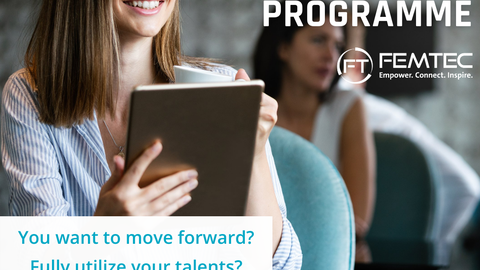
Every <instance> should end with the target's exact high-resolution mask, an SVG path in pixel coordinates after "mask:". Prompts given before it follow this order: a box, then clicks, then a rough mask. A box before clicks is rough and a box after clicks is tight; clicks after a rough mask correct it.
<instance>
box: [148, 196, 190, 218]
mask: <svg viewBox="0 0 480 270" xmlns="http://www.w3.org/2000/svg"><path fill="white" fill-rule="evenodd" d="M191 200H192V197H190V195H185V196H183V197H182V198H180V199H178V200H177V201H176V202H174V203H172V204H170V205H169V206H167V207H166V208H164V209H163V210H161V211H159V212H157V213H155V214H154V215H155V216H171V215H172V214H173V213H175V212H176V211H177V210H178V209H180V208H182V207H184V206H185V205H186V204H187V203H189V202H190V201H191Z"/></svg>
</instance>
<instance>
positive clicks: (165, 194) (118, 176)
mask: <svg viewBox="0 0 480 270" xmlns="http://www.w3.org/2000/svg"><path fill="white" fill-rule="evenodd" d="M161 151H162V145H161V144H160V142H156V143H155V144H154V145H152V146H151V147H149V148H148V149H146V150H145V151H144V152H143V153H142V155H141V156H140V157H138V158H137V159H136V160H135V162H134V163H133V164H132V166H131V167H130V168H129V169H128V170H127V171H126V172H124V168H125V161H124V159H123V158H121V157H119V156H115V157H114V163H115V171H114V172H113V174H112V176H111V177H110V179H109V180H108V181H107V182H106V183H105V185H103V187H102V189H101V190H100V196H99V199H98V205H97V209H96V211H95V215H96V216H169V215H171V214H173V213H174V212H175V211H177V210H178V209H179V208H181V207H182V206H184V205H185V204H187V203H188V202H189V201H190V200H191V199H192V198H191V197H190V195H189V193H190V191H192V190H193V189H194V188H196V187H197V185H198V181H197V176H198V174H197V172H196V171H195V170H190V171H182V172H179V173H177V174H173V175H170V176H167V177H165V178H162V179H159V180H157V181H155V182H153V183H152V184H150V185H148V186H146V187H144V188H140V187H139V186H138V182H139V181H140V178H141V177H142V175H143V173H144V172H145V170H146V169H147V167H148V165H149V164H150V163H151V162H152V161H153V160H154V159H155V158H156V157H157V156H158V155H159V154H160V152H161Z"/></svg>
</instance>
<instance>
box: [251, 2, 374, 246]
mask: <svg viewBox="0 0 480 270" xmlns="http://www.w3.org/2000/svg"><path fill="white" fill-rule="evenodd" d="M302 2H303V3H304V9H303V10H307V3H308V1H302ZM327 9H328V7H327ZM318 11H319V10H318V9H314V14H313V17H314V18H319V16H320V14H319V13H318ZM315 12H316V14H315ZM331 16H333V14H331ZM335 19H336V20H338V19H339V18H335ZM301 20H302V22H303V25H305V27H298V26H297V25H296V23H293V24H292V27H285V17H284V16H280V17H278V18H276V19H275V20H272V21H271V22H270V27H265V28H264V30H263V32H262V34H261V36H260V39H259V41H258V44H257V47H256V51H255V56H254V61H255V64H254V67H255V77H256V78H259V79H263V80H264V81H265V83H266V90H265V92H266V93H267V94H269V95H271V96H272V97H274V98H276V99H277V101H278V104H279V110H278V122H277V125H279V126H281V127H284V128H286V129H289V130H291V131H293V132H295V133H297V134H299V135H300V136H302V137H304V138H305V139H307V140H309V141H312V142H313V143H314V144H315V145H316V146H317V147H319V148H320V149H321V150H322V151H323V152H324V153H325V154H326V155H327V156H328V157H329V158H330V159H331V160H332V162H333V163H334V164H335V165H336V166H337V168H338V170H339V171H340V173H341V175H342V176H343V178H344V180H345V183H346V185H347V188H348V191H349V193H350V197H351V199H352V204H353V208H354V213H355V223H356V231H357V236H360V237H362V236H364V235H365V234H366V232H367V231H368V228H369V224H370V222H371V219H372V215H373V208H374V198H375V181H374V171H375V164H374V163H375V160H374V146H373V139H372V135H371V133H370V132H369V131H368V128H367V123H366V117H365V111H364V106H363V103H362V100H361V99H360V97H359V95H357V94H356V93H355V92H353V91H332V89H333V85H334V84H335V82H336V80H338V77H337V78H336V63H337V60H338V58H339V55H340V53H341V48H342V47H343V45H344V29H342V28H339V27H333V26H332V25H331V24H330V22H329V20H330V17H329V15H328V14H327V15H326V18H325V24H324V25H323V26H320V27H310V26H308V22H307V12H303V15H302V16H301Z"/></svg>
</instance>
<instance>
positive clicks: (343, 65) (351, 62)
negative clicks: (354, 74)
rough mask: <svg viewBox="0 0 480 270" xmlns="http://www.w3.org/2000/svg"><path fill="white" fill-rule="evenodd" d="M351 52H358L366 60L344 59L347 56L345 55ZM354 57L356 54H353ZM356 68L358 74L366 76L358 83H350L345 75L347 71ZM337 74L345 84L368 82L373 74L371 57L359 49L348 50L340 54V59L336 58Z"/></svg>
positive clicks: (356, 82) (355, 82) (352, 82)
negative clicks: (358, 71)
mask: <svg viewBox="0 0 480 270" xmlns="http://www.w3.org/2000/svg"><path fill="white" fill-rule="evenodd" d="M351 51H355V52H358V53H363V54H364V55H365V56H366V58H360V59H356V58H355V59H348V58H346V57H345V56H346V55H347V53H349V52H351ZM354 55H358V54H354ZM368 66H370V68H368ZM358 68H360V73H361V74H363V75H365V74H366V75H365V77H364V78H363V79H361V80H360V81H352V80H351V79H350V78H349V77H348V76H347V73H348V71H349V69H357V70H358ZM337 73H338V75H340V76H341V77H342V78H343V79H344V80H346V81H347V82H349V83H351V84H361V83H364V82H366V81H368V79H370V77H372V73H373V60H372V57H371V56H370V54H369V53H368V52H367V51H365V50H364V49H361V48H355V49H350V50H348V51H346V52H344V53H342V55H340V57H339V58H338V62H337Z"/></svg>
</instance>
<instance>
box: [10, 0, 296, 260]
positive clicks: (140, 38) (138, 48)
mask: <svg viewBox="0 0 480 270" xmlns="http://www.w3.org/2000/svg"><path fill="white" fill-rule="evenodd" d="M180 52H181V48H180V25H179V3H178V1H177V0H165V1H163V0H160V1H121V0H105V1H97V0H82V1H61V0H44V1H43V4H42V8H41V11H40V15H39V19H38V23H37V25H36V28H35V31H34V33H33V36H32V39H31V42H30V45H29V47H28V50H27V54H26V58H25V59H26V68H25V69H23V70H20V71H18V72H17V73H15V74H14V75H12V76H11V78H10V79H9V81H8V82H7V84H6V86H5V88H4V90H3V97H2V103H3V106H2V115H1V124H2V133H1V135H2V147H3V148H2V160H3V164H4V166H5V170H6V172H7V174H8V178H9V180H10V183H11V193H10V199H9V207H10V213H11V214H12V215H170V214H172V213H173V212H175V211H176V210H177V209H179V208H180V207H182V206H184V205H185V204H186V203H188V202H189V201H190V200H191V197H190V196H189V195H188V194H189V192H190V191H191V190H193V189H194V188H195V187H196V186H197V185H198V181H197V172H196V171H183V172H179V173H177V174H174V175H171V176H168V177H165V178H163V179H159V180H158V181H156V182H155V183H153V184H151V185H149V186H147V187H145V188H139V186H138V181H139V179H140V177H141V176H142V174H143V172H144V170H145V169H146V167H147V166H148V164H149V163H150V162H151V161H152V160H153V159H154V158H155V157H156V156H158V155H159V154H160V152H161V150H162V145H161V144H160V143H159V142H157V143H155V144H153V145H152V146H151V147H150V148H148V149H147V150H145V152H144V153H143V154H142V155H141V156H140V157H139V158H138V159H137V160H136V161H135V162H134V163H133V164H132V166H131V167H130V168H129V169H128V170H125V169H124V160H123V158H122V157H121V155H122V154H123V146H125V143H126V141H125V140H126V128H127V121H128V117H127V116H128V104H129V99H130V92H131V90H132V89H133V87H134V86H135V85H139V84H152V83H169V82H173V81H175V77H174V73H173V65H176V64H188V65H196V66H209V65H208V64H206V63H204V62H202V61H201V60H198V59H191V58H187V57H184V56H182V55H181V53H180ZM209 67H210V69H214V70H216V71H218V72H222V73H225V74H231V75H232V76H234V77H235V78H236V79H246V80H248V76H247V75H246V73H245V71H243V70H240V71H239V72H238V73H237V74H236V75H235V73H236V72H235V71H234V70H233V69H231V68H228V67H224V66H220V65H210V66H209ZM185 109H188V108H185ZM275 122H276V102H275V101H274V100H273V99H271V98H270V97H268V96H266V95H264V96H263V99H262V103H261V111H260V118H259V127H258V132H257V141H256V145H257V147H256V149H255V156H254V163H253V169H252V176H251V185H250V190H249V196H248V201H247V211H246V214H247V215H259V216H272V217H273V242H272V247H273V251H274V254H275V255H274V259H273V265H274V268H275V269H282V268H289V269H290V268H299V267H300V265H301V251H300V247H299V243H298V239H297V237H296V235H295V233H294V231H293V228H292V226H291V224H290V223H289V221H288V220H287V219H286V209H285V202H284V200H283V196H282V193H281V187H280V184H279V182H278V177H277V175H276V171H275V167H274V164H273V158H272V156H271V150H270V146H269V144H268V141H267V138H268V136H269V134H270V131H271V129H272V127H273V125H274V124H275Z"/></svg>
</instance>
